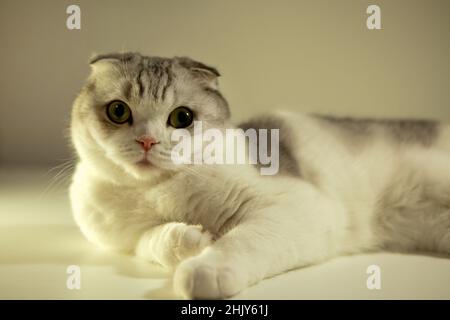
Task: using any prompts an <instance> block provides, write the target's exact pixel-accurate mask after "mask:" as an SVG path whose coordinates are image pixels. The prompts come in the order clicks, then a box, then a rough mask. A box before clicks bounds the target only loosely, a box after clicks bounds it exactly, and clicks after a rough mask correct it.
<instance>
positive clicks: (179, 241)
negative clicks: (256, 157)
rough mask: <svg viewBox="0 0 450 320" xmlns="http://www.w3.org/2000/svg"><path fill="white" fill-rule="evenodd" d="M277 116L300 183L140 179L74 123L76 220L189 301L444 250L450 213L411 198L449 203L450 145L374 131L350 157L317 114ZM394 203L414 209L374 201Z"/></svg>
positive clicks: (159, 174)
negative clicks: (300, 272) (164, 274)
mask: <svg viewBox="0 0 450 320" xmlns="http://www.w3.org/2000/svg"><path fill="white" fill-rule="evenodd" d="M277 116H278V117H281V118H282V119H284V121H285V122H286V123H287V124H289V125H290V127H291V128H292V129H293V130H294V133H295V134H294V137H293V139H295V142H296V144H297V145H299V146H301V147H299V148H298V149H297V150H296V154H295V156H296V158H297V159H298V160H299V165H300V166H301V168H303V169H305V170H304V171H303V174H304V177H303V178H301V179H300V178H297V177H290V176H274V177H270V176H260V175H259V174H258V171H257V170H255V169H254V168H252V167H251V166H246V165H238V166H220V165H219V166H195V167H193V168H192V169H189V170H180V171H175V172H172V171H170V173H169V171H167V172H166V171H164V170H162V169H158V168H150V169H147V170H149V171H151V172H150V173H149V172H146V173H145V174H144V173H143V175H142V176H141V178H139V174H140V173H139V172H134V173H131V172H129V171H127V170H126V169H124V168H123V167H122V166H121V165H120V163H114V162H113V161H108V160H107V158H106V157H105V156H103V155H101V152H100V151H99V150H98V149H95V148H94V147H93V146H94V145H95V143H93V142H92V141H88V140H89V139H95V138H93V137H92V134H91V133H89V132H86V130H85V129H84V128H83V127H82V126H81V125H80V126H78V127H77V126H75V127H73V128H72V135H73V140H74V143H75V146H76V148H77V151H78V153H79V154H80V158H81V160H80V162H79V163H78V165H77V168H76V172H75V175H74V178H73V183H72V185H71V188H70V197H71V202H72V208H73V212H74V215H75V219H76V221H77V223H78V224H79V226H80V228H81V230H82V231H83V233H84V234H85V236H86V237H87V238H88V239H89V240H90V241H92V242H94V243H95V244H98V245H101V246H105V247H109V248H111V249H114V250H122V251H126V252H130V253H134V254H136V255H138V256H140V257H142V258H144V259H147V260H149V261H155V262H158V263H160V264H162V265H165V266H167V267H170V268H175V274H174V286H175V290H176V291H177V292H178V293H179V294H181V295H182V296H184V297H187V298H223V297H228V296H232V295H234V294H236V293H238V292H239V291H241V290H243V289H245V288H246V287H247V286H249V285H252V284H254V283H257V282H258V281H260V280H262V279H264V278H266V277H269V276H272V275H275V274H278V273H281V272H284V271H286V270H289V269H292V268H297V267H301V266H305V265H310V264H315V263H319V262H321V261H324V260H326V259H329V258H332V257H334V256H336V255H341V254H348V253H358V252H362V251H367V250H377V249H380V248H387V249H392V250H412V249H416V248H422V249H430V250H436V251H441V252H446V253H449V252H450V208H449V207H446V208H445V207H442V208H438V207H437V206H432V205H431V204H430V203H428V204H426V203H420V204H419V203H418V201H419V200H418V199H419V198H420V191H421V190H420V188H431V189H433V188H434V189H433V192H434V193H435V194H436V197H440V198H442V200H443V201H444V202H445V201H448V202H447V203H450V170H449V168H450V152H449V150H450V148H449V146H450V143H449V142H448V141H449V140H446V141H440V142H439V144H438V145H439V147H433V148H422V147H412V146H411V147H404V148H398V147H396V146H395V145H394V144H392V143H391V142H390V141H389V139H387V138H386V137H384V136H383V134H382V133H380V134H377V135H375V136H374V138H373V141H371V143H369V144H367V145H365V146H364V148H361V149H358V148H359V147H355V150H352V147H349V146H348V145H345V144H344V143H343V142H342V141H340V140H339V138H338V137H336V135H335V134H334V133H333V132H332V131H331V130H327V129H326V128H324V127H323V126H322V125H321V124H319V123H318V121H317V119H315V118H314V117H310V116H307V115H301V114H288V113H280V114H278V115H277ZM149 130H150V129H149ZM445 130H446V131H445V132H447V136H448V132H449V129H448V128H446V129H445ZM143 177H145V178H143ZM386 192H388V195H386ZM391 198H392V201H394V202H395V203H397V204H399V205H400V204H402V205H404V206H405V207H410V208H411V214H409V215H404V214H397V213H396V211H395V208H391V207H389V208H388V209H389V210H387V211H383V210H382V209H383V207H380V202H382V201H383V199H391ZM415 205H417V206H416V207H415ZM438 209H439V210H438ZM430 210H432V211H433V212H430ZM392 230H395V232H391V231H392Z"/></svg>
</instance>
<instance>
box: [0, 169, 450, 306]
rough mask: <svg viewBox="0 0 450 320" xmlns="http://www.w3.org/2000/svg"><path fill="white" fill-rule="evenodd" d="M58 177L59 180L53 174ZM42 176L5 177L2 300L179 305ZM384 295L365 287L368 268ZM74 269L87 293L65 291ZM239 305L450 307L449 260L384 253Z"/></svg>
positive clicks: (291, 275)
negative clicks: (349, 302)
mask: <svg viewBox="0 0 450 320" xmlns="http://www.w3.org/2000/svg"><path fill="white" fill-rule="evenodd" d="M53 175H54V173H53ZM50 178H51V174H50V175H48V174H47V175H46V174H45V171H42V170H36V169H24V168H16V169H11V168H10V169H5V168H3V169H2V170H0V298H1V299H173V298H177V297H176V296H175V295H174V293H173V292H172V289H171V283H170V274H168V273H167V272H165V271H164V270H162V269H161V268H159V267H158V266H155V265H152V264H149V263H146V262H144V261H141V260H139V259H137V258H133V257H129V256H126V255H120V254H114V253H110V252H105V251H102V250H100V249H98V248H96V247H95V246H93V245H91V244H90V243H88V242H87V241H86V240H85V239H84V238H83V236H82V235H81V233H80V232H79V230H78V228H77V227H76V225H75V224H74V222H73V220H72V217H71V213H70V208H69V203H68V199H67V195H66V193H65V185H64V184H58V182H57V183H56V184H54V185H53V187H51V188H50V190H47V191H44V190H45V188H46V187H47V186H48V185H49V180H50ZM372 264H375V265H378V266H380V268H381V289H380V290H369V289H367V287H366V280H367V277H368V275H367V274H366V269H367V267H368V266H369V265H372ZM69 265H78V266H80V267H81V289H80V290H69V289H67V287H66V280H67V276H68V275H67V273H66V269H67V267H68V266H69ZM235 298H236V299H450V259H447V258H443V257H437V256H436V257H434V256H420V255H400V254H389V253H380V254H372V255H362V256H352V257H341V258H338V259H334V260H332V261H330V262H328V263H325V264H322V265H318V266H313V267H309V268H304V269H300V270H295V271H291V272H288V273H286V274H283V275H280V276H277V277H274V278H272V279H268V280H265V281H263V282H261V283H259V284H258V285H255V286H253V287H251V288H249V289H247V290H245V291H244V292H242V293H241V294H239V295H238V296H236V297H235Z"/></svg>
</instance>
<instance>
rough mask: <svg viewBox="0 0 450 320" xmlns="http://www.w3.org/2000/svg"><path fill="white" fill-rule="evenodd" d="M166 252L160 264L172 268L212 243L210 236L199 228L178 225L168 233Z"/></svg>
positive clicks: (182, 224)
mask: <svg viewBox="0 0 450 320" xmlns="http://www.w3.org/2000/svg"><path fill="white" fill-rule="evenodd" d="M166 241H167V242H166V245H167V247H168V248H167V250H166V254H165V255H164V257H163V261H162V264H163V265H165V266H166V267H174V266H176V265H177V264H178V263H180V262H181V261H183V260H184V259H186V258H188V257H191V256H195V255H197V254H199V253H200V252H202V250H203V249H204V248H206V247H207V246H209V245H210V244H211V243H212V235H211V233H209V232H208V231H203V228H202V227H201V226H193V225H186V224H184V223H180V224H178V225H176V226H175V227H174V228H172V229H171V230H170V231H169V234H168V235H167V239H166Z"/></svg>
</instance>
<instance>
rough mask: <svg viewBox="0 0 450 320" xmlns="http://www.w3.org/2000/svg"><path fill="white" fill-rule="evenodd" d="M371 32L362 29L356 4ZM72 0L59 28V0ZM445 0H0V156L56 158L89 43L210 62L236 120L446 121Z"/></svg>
mask: <svg viewBox="0 0 450 320" xmlns="http://www.w3.org/2000/svg"><path fill="white" fill-rule="evenodd" d="M372 3H376V4H378V5H379V6H380V7H381V11H382V28H383V29H382V30H373V31H371V30H368V29H367V28H366V17H367V14H366V8H367V6H368V5H369V4H372ZM69 4H78V5H80V7H81V18H82V28H81V30H73V31H70V30H67V28H66V18H67V14H66V7H67V6H68V5H69ZM449 13H450V1H448V0H443V1H437V0H433V1H429V0H428V1H427V0H421V1H412V0H410V1H400V0H395V1H380V0H377V1H365V0H352V1H334V0H329V1H324V0H320V1H313V0H310V1H300V0H292V1H289V0H282V1H275V0H272V1H263V0H245V1H241V0H239V1H238V0H232V1H229V0H227V1H225V0H221V1H211V0H189V1H174V0H169V1H167V0H164V1H162V0H161V1H60V0H54V1H49V0H45V1H23V0H19V1H17V0H14V1H5V0H1V1H0V40H1V51H0V74H1V77H0V98H1V101H0V108H1V109H0V110H1V117H0V163H1V164H52V165H54V164H57V163H60V162H62V159H65V158H67V157H69V156H70V152H69V148H68V147H67V139H65V138H64V136H63V132H64V128H66V127H67V122H68V115H69V111H70V107H71V103H72V101H73V99H74V97H75V95H76V93H77V91H78V90H79V88H80V86H81V85H82V83H83V80H84V78H85V77H86V76H87V74H88V72H89V67H88V65H87V60H88V59H89V57H90V56H91V54H92V53H93V52H97V53H104V52H109V51H118V50H119V51H120V50H137V51H140V52H142V53H145V54H150V55H162V56H172V55H189V56H191V57H194V58H196V59H198V60H201V61H204V62H206V63H209V64H212V65H215V66H217V67H218V68H219V70H220V71H221V73H222V74H223V77H222V79H221V84H222V89H223V91H224V93H225V95H226V96H227V97H228V99H229V101H230V104H231V107H232V112H233V114H234V117H235V118H236V119H237V120H239V119H243V118H246V117H249V116H251V115H253V114H257V113H259V112H263V111H265V110H269V109H274V108H286V109H293V110H298V111H307V112H326V113H333V114H348V115H357V116H381V117H426V118H435V119H440V120H445V121H447V120H450V103H449V102H450V93H449V79H450V59H449V57H450V42H449V35H450V19H449V18H448V17H449V16H448V15H449Z"/></svg>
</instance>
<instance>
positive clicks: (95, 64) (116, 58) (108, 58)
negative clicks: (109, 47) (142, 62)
mask: <svg viewBox="0 0 450 320" xmlns="http://www.w3.org/2000/svg"><path fill="white" fill-rule="evenodd" d="M138 56H139V57H140V55H139V54H138V53H133V52H126V53H107V54H94V55H92V56H91V59H90V60H89V65H90V66H91V68H92V71H93V72H95V71H99V70H102V69H104V68H110V67H111V65H118V64H120V63H126V62H129V61H131V60H133V59H135V58H136V57H138Z"/></svg>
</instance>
